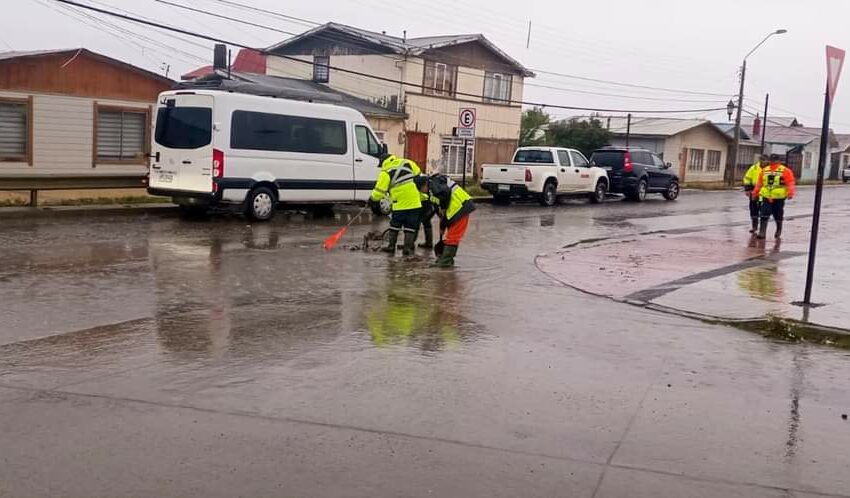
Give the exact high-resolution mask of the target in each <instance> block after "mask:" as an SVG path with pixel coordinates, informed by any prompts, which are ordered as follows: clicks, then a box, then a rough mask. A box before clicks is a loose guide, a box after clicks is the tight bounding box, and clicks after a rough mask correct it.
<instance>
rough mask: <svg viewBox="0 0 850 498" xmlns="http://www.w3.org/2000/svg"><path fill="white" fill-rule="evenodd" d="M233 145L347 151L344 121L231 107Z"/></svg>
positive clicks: (240, 146) (278, 148) (246, 147)
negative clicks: (241, 109)
mask: <svg viewBox="0 0 850 498" xmlns="http://www.w3.org/2000/svg"><path fill="white" fill-rule="evenodd" d="M230 147H231V148H232V149H249V150H269V151H279V152H304V153H308V154H337V155H342V154H345V153H346V152H347V151H348V141H347V140H346V137H345V121H335V120H331V119H317V118H305V117H301V116H287V115H284V114H268V113H264V112H250V111H234V112H233V118H232V120H231V123H230Z"/></svg>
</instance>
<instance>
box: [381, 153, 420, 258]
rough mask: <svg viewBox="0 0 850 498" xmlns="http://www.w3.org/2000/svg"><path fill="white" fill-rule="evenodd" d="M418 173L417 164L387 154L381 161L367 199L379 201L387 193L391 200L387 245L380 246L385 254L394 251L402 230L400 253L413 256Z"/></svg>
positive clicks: (417, 210) (417, 211)
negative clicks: (402, 239) (376, 177)
mask: <svg viewBox="0 0 850 498" xmlns="http://www.w3.org/2000/svg"><path fill="white" fill-rule="evenodd" d="M421 173H422V171H421V170H420V169H419V166H417V164H416V163H415V162H413V161H411V160H409V159H403V158H400V157H396V156H394V155H392V154H389V155H387V156H386V157H383V158H382V160H381V172H380V173H378V181H377V182H375V188H374V189H373V190H372V195H371V197H370V198H369V202H370V203H371V204H375V203H379V202H380V201H381V199H383V198H384V197H385V196H387V195H389V197H390V200H391V201H392V218H390V233H389V237H387V245H386V246H385V247H384V248H382V249H381V250H382V251H384V252H386V253H389V254H395V250H396V244H397V243H398V236H399V233H401V232H404V245H403V249H402V254H404V255H405V256H412V255H413V252H414V245H415V244H416V233H417V229H418V228H419V222H420V219H419V214H420V210H421V208H422V199H421V197H420V194H419V189H418V188H417V187H416V183H414V179H415V178H416V177H417V176H419V175H420V174H421Z"/></svg>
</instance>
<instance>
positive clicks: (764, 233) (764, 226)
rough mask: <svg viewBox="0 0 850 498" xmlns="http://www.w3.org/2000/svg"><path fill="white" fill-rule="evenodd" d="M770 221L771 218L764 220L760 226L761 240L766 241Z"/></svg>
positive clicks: (759, 236)
mask: <svg viewBox="0 0 850 498" xmlns="http://www.w3.org/2000/svg"><path fill="white" fill-rule="evenodd" d="M768 221H770V218H762V219H761V224H760V225H759V234H758V238H759V239H764V238H766V237H767V222H768Z"/></svg>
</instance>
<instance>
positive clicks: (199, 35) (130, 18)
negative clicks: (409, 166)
mask: <svg viewBox="0 0 850 498" xmlns="http://www.w3.org/2000/svg"><path fill="white" fill-rule="evenodd" d="M54 1H56V2H59V3H63V4H67V5H72V6H75V7H78V8H83V9H87V10H91V11H94V12H98V13H101V14H105V15H109V16H113V17H118V18H121V19H124V20H127V21H132V22H137V23H140V24H145V25H148V26H152V27H155V28H159V29H164V30H168V31H174V32H177V33H181V34H184V35H188V36H194V37H196V38H201V39H204V40H208V41H213V42H217V43H224V44H228V45H232V46H235V47H242V48H247V49H249V50H254V51H257V52H260V53H263V54H269V52H268V51H267V50H265V49H258V48H255V47H249V46H247V45H244V44H241V43H236V42H232V41H229V40H225V39H222V38H217V37H214V36H209V35H205V34H202V33H195V32H192V31H188V30H185V29H181V28H176V27H171V26H167V25H164V24H161V23H158V22H153V21H146V20H144V19H139V18H136V17H133V16H127V15H124V14H120V13H118V12H113V11H110V10H105V9H100V8H97V7H94V6H91V5H85V4H81V3H78V2H75V1H73V0H54ZM272 55H275V56H277V57H281V58H284V59H288V60H293V61H297V62H300V63H303V64H309V65H310V66H313V65H314V62H312V61H305V60H302V59H299V58H297V57H291V56H286V55H280V54H272ZM326 67H328V69H333V70H336V71H339V72H343V73H348V74H355V75H359V76H364V77H367V78H372V79H374V80H378V81H385V82H388V83H394V84H398V85H405V86H412V87H416V88H419V89H421V90H423V91H424V90H425V89H426V88H427V87H425V85H417V84H414V83H408V82H405V81H402V80H394V79H392V78H385V77H382V76H376V75H370V74H366V73H363V72H360V71H354V70H351V69H343V68H340V67H335V66H330V65H328V66H326ZM454 94H455V95H461V96H465V97H474V98H480V95H477V94H471V93H465V92H454ZM455 100H456V101H458V102H464V103H471V104H480V103H481V102H480V101H477V100H463V99H455ZM503 102H506V103H508V104H520V105H530V106H537V107H544V108H547V107H548V108H553V109H569V110H578V111H600V112H630V113H635V114H637V113H641V114H643V113H651V114H662V113H665V114H666V113H683V112H710V111H719V110H723V109H725V107H717V108H706V109H685V110H671V109H655V110H649V109H633V110H629V109H603V108H595V107H580V106H568V105H562V104H547V103H541V102H529V101H524V100H508V101H503Z"/></svg>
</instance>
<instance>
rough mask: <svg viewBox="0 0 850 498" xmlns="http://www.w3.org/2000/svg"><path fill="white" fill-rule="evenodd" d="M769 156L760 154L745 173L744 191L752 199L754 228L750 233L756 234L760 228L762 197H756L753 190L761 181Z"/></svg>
mask: <svg viewBox="0 0 850 498" xmlns="http://www.w3.org/2000/svg"><path fill="white" fill-rule="evenodd" d="M767 164H768V157H767V155H766V154H762V155H761V156H759V160H758V161H756V162H755V164H753V165H752V166H750V169H748V170H747V172H746V173H744V192H746V193H747V198H748V199H749V200H750V221H751V222H752V225H751V226H752V228H751V229H750V233H752V234H754V233H756V232H758V229H759V216H760V212H761V211H760V210H761V197H758V198H754V197H753V190H754V189H755V188H756V183H758V181H759V176H761V171H762V169H763V168H764V167H765V166H767Z"/></svg>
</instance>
